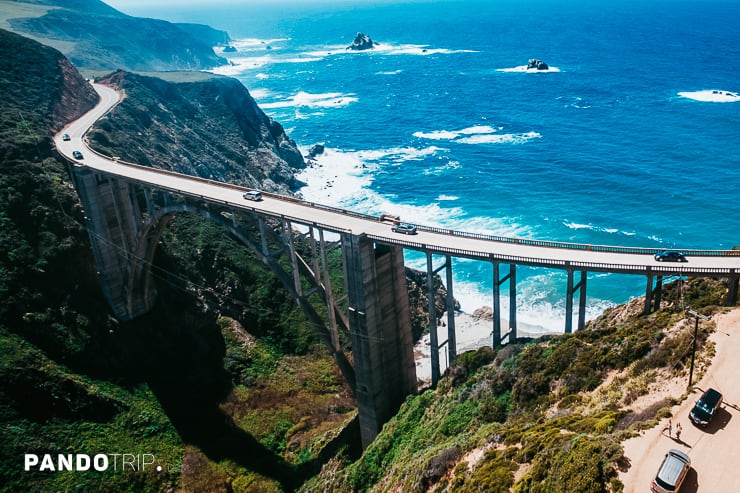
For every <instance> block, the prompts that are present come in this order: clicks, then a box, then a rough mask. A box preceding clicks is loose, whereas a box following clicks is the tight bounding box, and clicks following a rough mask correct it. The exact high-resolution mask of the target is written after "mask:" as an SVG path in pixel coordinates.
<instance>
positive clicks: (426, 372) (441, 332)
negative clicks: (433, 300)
mask: <svg viewBox="0 0 740 493" xmlns="http://www.w3.org/2000/svg"><path fill="white" fill-rule="evenodd" d="M443 320H444V321H446V317H445V318H444V319H443ZM508 327H509V321H508V320H506V319H503V318H502V319H501V332H502V335H503V336H505V334H506V333H507V332H508V330H509V328H508ZM447 332H448V328H447V326H446V325H444V326H439V327H437V340H438V341H439V344H440V350H439V353H440V358H439V359H440V362H439V366H440V372H441V373H444V372H445V370H446V369H447V367H448V364H447V362H448V360H449V352H448V351H449V350H448V349H447V346H446V345H443V344H442V343H443V342H445V341H446V340H447ZM552 333H553V332H551V331H547V330H546V329H544V328H543V327H539V326H535V325H529V324H523V323H519V324H517V336H518V337H539V336H542V335H545V334H552ZM455 339H456V342H457V344H456V348H457V351H456V352H457V354H462V353H464V352H465V351H474V350H476V349H478V348H480V347H483V346H489V347H491V345H492V344H493V320H491V319H490V318H488V319H486V318H478V317H476V316H474V315H473V314H472V313H467V312H458V313H456V314H455ZM414 359H415V361H416V378H417V380H419V381H420V382H421V385H422V386H426V385H428V384H430V383H431V379H432V358H431V346H430V338H429V334H425V335H424V336H423V337H422V338H421V339H420V340H419V342H418V343H417V344H416V345H415V346H414Z"/></svg>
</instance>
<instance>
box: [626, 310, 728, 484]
mask: <svg viewBox="0 0 740 493" xmlns="http://www.w3.org/2000/svg"><path fill="white" fill-rule="evenodd" d="M715 320H716V321H717V330H716V332H715V333H714V334H712V335H711V337H710V339H711V340H713V341H715V343H716V345H717V346H716V348H717V354H716V356H715V357H714V359H713V360H712V364H711V366H710V367H709V369H708V371H707V373H706V374H705V375H704V377H703V378H702V379H701V380H699V381H698V382H696V383H695V385H694V392H693V393H692V394H691V395H690V396H689V397H688V399H686V400H684V401H683V402H682V403H681V404H680V405H678V406H674V407H673V408H672V411H673V419H672V424H673V435H672V436H671V437H669V436H668V434H667V432H663V431H662V430H663V428H664V427H665V425H666V424H667V420H666V421H665V422H663V423H661V424H660V425H658V426H656V427H655V428H653V429H650V430H647V431H644V432H642V434H641V435H640V436H639V437H636V438H632V439H630V440H628V441H626V442H625V443H624V444H623V445H624V451H625V456H626V457H627V458H628V459H629V462H630V467H629V469H628V470H627V471H626V472H624V473H620V475H619V478H620V479H621V481H622V483H624V491H625V493H636V492H649V491H650V482H651V481H652V479H653V478H654V477H655V473H656V472H657V471H658V467H659V466H660V463H661V461H662V460H663V456H664V455H665V453H666V452H667V451H668V450H669V449H671V448H675V449H678V450H681V451H683V452H685V453H686V454H688V455H689V457H691V466H692V468H691V470H690V472H689V475H688V476H687V478H686V481H685V482H684V484H683V487H682V488H681V490H680V491H681V493H709V492H716V491H738V492H740V383H739V382H738V381H739V380H740V309H735V310H733V311H732V312H729V313H726V314H724V315H720V316H717V317H716V318H715ZM686 384H688V377H686V378H685V381H684V385H683V387H682V389H681V390H684V389H685V388H686ZM710 387H711V388H714V389H717V390H719V391H720V392H722V394H723V396H724V404H723V406H722V407H721V408H720V410H719V413H718V414H717V416H715V418H714V420H713V421H712V422H711V423H710V424H709V426H707V428H706V429H700V428H697V427H696V426H694V425H693V424H692V423H691V421H689V417H688V416H689V411H690V410H691V408H692V407H693V406H694V403H695V401H696V400H697V399H698V398H699V396H700V395H701V394H702V393H703V392H704V390H706V389H708V388H710ZM675 397H676V398H678V397H680V394H679V395H676V396H675ZM677 423H680V424H681V426H682V428H683V432H682V433H681V438H680V440H678V439H676V436H675V431H676V425H677Z"/></svg>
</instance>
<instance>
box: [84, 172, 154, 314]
mask: <svg viewBox="0 0 740 493" xmlns="http://www.w3.org/2000/svg"><path fill="white" fill-rule="evenodd" d="M71 171H72V177H73V179H74V181H75V187H76V189H77V193H78V194H79V196H80V200H81V202H82V205H83V207H84V208H85V216H86V218H87V230H88V234H89V236H90V244H91V245H92V249H93V254H94V256H95V264H96V267H97V271H98V278H99V280H100V284H101V286H102V289H103V294H104V296H105V298H106V300H107V301H108V304H109V305H110V307H111V309H112V310H113V313H114V315H115V316H116V317H117V318H118V319H120V320H131V319H133V318H136V317H138V316H141V315H143V314H145V313H147V312H148V311H149V310H151V308H152V306H153V305H154V302H155V299H156V292H155V290H154V289H153V287H151V286H150V285H149V283H148V282H145V280H144V279H143V278H142V276H143V275H144V273H143V271H142V270H141V269H139V268H138V267H140V266H141V259H140V257H141V256H142V255H141V252H142V251H143V252H145V251H146V250H147V245H143V244H142V243H141V241H142V239H141V237H140V235H139V232H140V231H139V230H140V227H141V212H140V208H139V205H138V202H137V197H136V194H135V190H134V188H133V187H134V185H129V184H127V183H125V182H123V181H120V180H117V179H115V178H113V177H110V176H107V175H104V174H102V173H96V172H95V171H93V170H92V169H90V168H87V167H80V166H74V165H72V166H71ZM144 241H146V239H144Z"/></svg>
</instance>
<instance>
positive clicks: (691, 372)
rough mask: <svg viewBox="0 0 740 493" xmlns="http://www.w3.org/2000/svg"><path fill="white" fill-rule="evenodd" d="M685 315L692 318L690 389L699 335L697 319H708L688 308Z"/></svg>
mask: <svg viewBox="0 0 740 493" xmlns="http://www.w3.org/2000/svg"><path fill="white" fill-rule="evenodd" d="M686 313H687V314H689V315H691V316H693V317H694V320H695V322H694V340H693V342H692V343H691V369H690V370H689V385H688V386H689V387H691V382H692V380H693V378H694V356H695V355H696V338H697V336H698V335H699V319H702V320H709V319H710V317H707V316H706V315H702V314H701V313H699V312H696V311H694V310H692V309H691V308H689V307H686Z"/></svg>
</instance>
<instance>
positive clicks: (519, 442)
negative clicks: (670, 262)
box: [301, 280, 726, 493]
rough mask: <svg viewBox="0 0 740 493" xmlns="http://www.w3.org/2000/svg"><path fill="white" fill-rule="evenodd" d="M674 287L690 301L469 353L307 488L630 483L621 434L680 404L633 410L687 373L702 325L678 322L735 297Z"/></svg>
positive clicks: (672, 292)
mask: <svg viewBox="0 0 740 493" xmlns="http://www.w3.org/2000/svg"><path fill="white" fill-rule="evenodd" d="M676 287H677V286H676V283H673V284H671V285H669V286H667V288H666V289H667V292H666V294H665V297H664V299H667V300H678V299H681V301H682V303H681V305H680V306H677V304H673V303H672V302H670V303H664V306H663V308H662V309H661V310H660V311H658V312H656V313H654V314H652V315H650V316H643V315H642V314H641V310H637V311H635V310H634V306H632V305H633V304H630V305H627V306H624V307H618V308H615V309H612V310H609V311H608V312H607V313H605V314H604V315H603V316H602V317H599V318H598V319H596V320H594V321H593V322H591V323H590V324H589V325H588V328H587V329H586V330H584V331H580V332H576V333H574V334H572V335H562V336H558V337H552V338H546V339H543V340H538V341H533V342H530V343H526V344H518V345H513V346H506V347H504V348H503V349H501V350H499V351H492V350H491V349H490V348H482V349H480V350H478V351H476V352H470V353H465V354H462V355H460V357H459V358H458V360H457V362H456V364H455V365H454V366H453V367H452V368H451V369H450V370H449V371H448V373H447V375H446V377H445V378H444V379H443V380H442V381H441V382H440V384H439V386H438V387H437V388H436V389H434V390H428V391H426V392H424V393H423V394H421V395H418V396H414V397H412V398H410V399H408V400H407V401H406V403H405V404H404V405H403V406H402V407H401V410H400V411H399V413H398V415H397V416H396V417H394V418H393V419H392V420H391V421H390V422H389V423H388V424H387V425H386V426H385V427H384V428H383V430H382V432H381V433H380V434H379V435H378V437H377V438H376V440H375V441H374V442H373V443H372V444H371V445H370V447H368V449H367V450H366V451H365V453H364V454H363V456H362V458H361V459H359V460H357V461H355V462H353V461H352V460H349V459H347V458H342V457H341V456H340V457H337V458H336V459H335V460H333V461H332V462H331V463H330V464H328V465H327V466H325V468H324V469H323V471H322V473H321V474H320V475H319V476H318V477H317V478H315V479H313V480H311V481H310V482H309V483H308V484H306V485H305V486H304V487H303V488H302V490H301V491H304V492H319V491H320V492H330V491H343V492H364V491H373V492H385V491H403V492H404V493H406V492H409V493H413V492H418V493H422V492H428V491H434V492H444V491H449V492H479V491H485V492H487V493H496V492H501V493H504V492H510V491H512V490H513V491H514V492H521V493H524V492H527V493H533V492H534V493H560V492H562V493H572V492H593V493H607V492H620V491H622V490H623V486H622V484H621V482H620V481H619V480H618V478H617V474H616V471H617V468H618V467H622V466H623V464H622V463H621V461H622V456H623V450H622V446H621V445H620V443H621V442H622V441H623V440H624V439H626V438H627V437H629V436H632V435H633V434H634V433H636V431H637V430H640V429H641V428H643V427H652V426H654V425H655V424H656V423H657V421H658V420H660V419H663V418H665V417H666V416H669V415H670V406H671V405H672V404H673V401H671V400H669V399H664V400H661V401H658V402H655V403H653V404H652V405H650V406H648V407H646V408H636V407H633V406H634V404H635V403H636V400H637V399H638V398H639V397H640V396H643V395H645V394H647V393H649V392H650V389H652V388H654V387H657V386H660V385H661V381H663V380H674V379H676V378H678V377H685V376H686V374H687V372H688V365H689V361H690V358H691V346H692V339H693V331H692V330H687V328H686V325H685V324H680V322H683V320H684V318H685V315H684V313H683V310H682V308H681V307H682V306H685V305H691V306H692V307H695V308H696V309H700V310H701V311H703V312H704V313H712V312H714V311H716V310H717V305H721V304H722V303H723V298H724V296H725V295H726V287H725V285H724V284H723V283H721V282H718V281H710V280H692V281H690V282H689V283H687V284H685V285H684V286H683V288H682V290H681V292H680V293H677V292H676ZM635 304H639V301H636V303H635ZM699 307H702V308H699ZM710 330H712V327H708V328H703V329H702V330H701V331H700V332H699V338H698V340H697V343H698V344H697V347H698V350H699V352H698V361H699V364H698V365H697V368H704V367H705V364H704V362H703V360H704V359H705V358H706V357H707V356H706V355H705V350H707V349H708V351H706V352H707V353H709V354H711V348H706V347H705V343H706V340H707V336H708V334H709V331H710ZM676 397H677V396H676Z"/></svg>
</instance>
